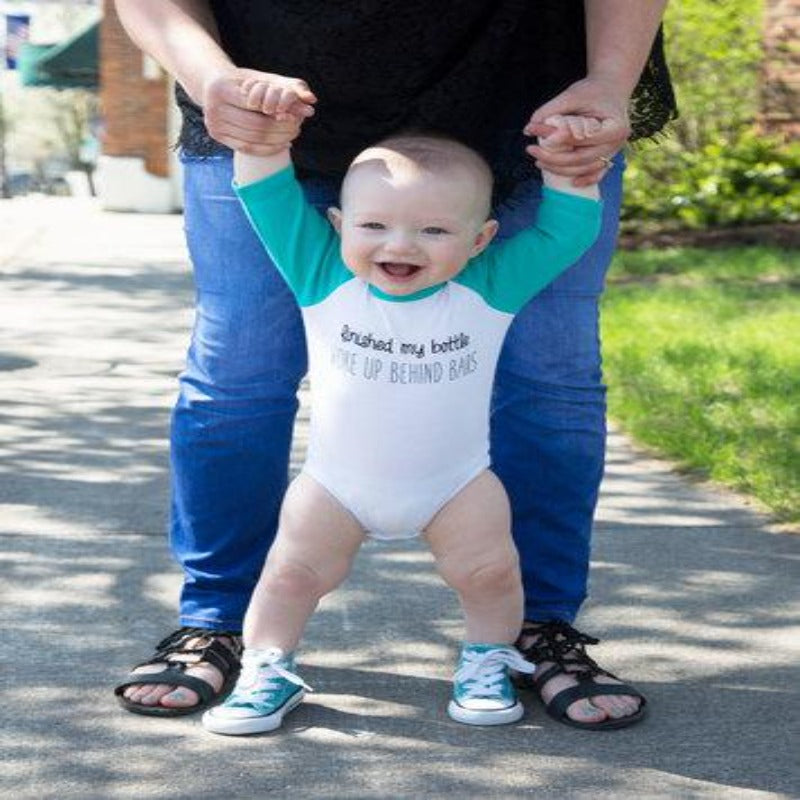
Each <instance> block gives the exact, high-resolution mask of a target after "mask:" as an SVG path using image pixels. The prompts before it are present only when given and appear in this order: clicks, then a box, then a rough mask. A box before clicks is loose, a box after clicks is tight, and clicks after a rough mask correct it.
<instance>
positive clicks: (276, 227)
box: [233, 166, 353, 306]
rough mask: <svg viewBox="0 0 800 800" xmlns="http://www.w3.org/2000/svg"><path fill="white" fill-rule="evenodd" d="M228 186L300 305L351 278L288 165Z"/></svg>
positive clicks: (329, 232) (314, 300)
mask: <svg viewBox="0 0 800 800" xmlns="http://www.w3.org/2000/svg"><path fill="white" fill-rule="evenodd" d="M233 188H234V190H235V192H236V194H237V195H238V197H239V200H240V201H241V202H242V205H243V206H244V210H245V213H246V214H247V216H248V218H249V219H250V222H251V224H252V225H253V227H254V228H255V231H256V233H257V234H258V237H259V238H260V239H261V241H262V242H263V244H264V247H266V249H267V252H268V253H269V255H270V258H272V260H273V261H274V263H275V265H276V266H277V267H278V269H279V270H280V273H281V275H283V277H284V279H285V280H286V282H287V283H288V284H289V287H290V288H291V290H292V291H293V292H294V294H295V296H296V297H297V302H298V303H299V304H300V305H301V306H310V305H314V304H315V303H319V302H320V301H321V300H324V299H325V298H326V297H327V296H328V295H329V294H330V293H331V292H332V291H334V289H336V288H337V287H339V286H341V285H342V284H343V283H345V282H346V281H347V280H349V279H350V278H352V277H353V276H352V274H351V273H350V272H349V271H348V269H347V267H345V265H344V263H343V262H342V258H341V255H340V254H339V236H338V234H337V233H336V232H335V231H334V230H333V228H332V226H331V225H330V223H329V222H328V221H327V220H326V219H325V218H324V217H323V216H322V215H321V214H320V213H319V212H318V211H317V210H316V209H315V208H314V207H313V206H312V205H311V204H309V203H308V201H307V200H306V199H305V196H304V195H303V190H302V188H301V187H300V184H299V183H298V182H297V178H296V177H295V174H294V168H293V167H292V166H288V167H286V169H282V170H281V171H280V172H276V173H275V174H274V175H270V176H269V177H267V178H264V179H263V180H260V181H257V182H255V183H248V184H245V185H244V186H239V185H237V184H234V187H233Z"/></svg>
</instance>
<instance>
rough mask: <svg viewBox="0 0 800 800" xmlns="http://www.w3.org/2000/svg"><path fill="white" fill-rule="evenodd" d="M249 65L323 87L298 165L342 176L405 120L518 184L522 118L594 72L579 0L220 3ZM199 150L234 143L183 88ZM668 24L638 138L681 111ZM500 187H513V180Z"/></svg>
mask: <svg viewBox="0 0 800 800" xmlns="http://www.w3.org/2000/svg"><path fill="white" fill-rule="evenodd" d="M211 7H212V9H213V12H214V15H215V17H216V19H217V23H218V25H219V30H220V36H221V39H222V44H223V46H224V48H225V49H226V51H227V52H228V53H229V54H230V55H231V57H232V59H233V61H234V63H236V64H237V66H240V67H250V68H253V69H262V70H266V71H269V72H275V73H278V74H283V75H289V76H293V77H300V78H303V79H305V80H306V81H307V82H308V84H309V86H310V87H311V89H312V90H313V91H314V93H315V94H316V95H317V97H318V99H319V100H318V103H317V113H316V115H315V116H314V117H313V118H312V119H311V120H309V121H308V122H306V123H305V124H304V126H303V132H302V134H301V136H300V138H299V139H298V140H297V141H296V142H295V144H294V146H293V149H292V155H293V159H294V161H295V163H296V165H297V166H298V169H299V170H300V172H305V173H307V174H317V175H330V176H339V175H341V174H343V172H344V170H345V168H346V167H347V165H348V163H349V162H350V160H351V159H352V157H353V156H354V155H355V154H356V153H357V152H358V151H359V150H361V149H363V147H365V146H366V145H368V144H370V143H372V142H374V141H376V140H377V139H379V138H381V137H383V136H385V135H387V134H389V133H391V132H393V131H396V130H399V129H405V128H415V129H420V128H422V129H431V130H439V131H443V132H446V133H449V134H450V135H452V136H455V137H457V138H460V139H462V140H463V141H465V142H466V143H468V144H470V145H472V146H473V147H475V148H476V149H478V150H479V151H481V152H482V153H484V155H485V156H486V157H487V158H488V160H489V162H490V163H491V165H492V167H493V169H494V171H495V175H496V177H497V179H498V182H499V184H500V186H501V187H504V188H505V190H510V188H512V187H513V185H514V184H516V183H517V182H518V181H519V180H521V179H524V178H526V177H529V176H530V175H531V174H532V173H533V171H534V170H533V167H532V163H531V161H530V159H528V158H527V157H526V156H525V154H524V151H523V141H524V140H523V137H522V134H521V128H522V126H523V125H524V123H525V122H526V121H527V120H528V118H529V116H530V114H531V113H532V112H533V110H534V109H535V108H537V107H538V106H539V105H541V103H543V102H544V101H546V100H549V99H550V98H552V97H553V96H554V95H556V94H557V93H558V92H560V91H561V90H562V89H564V88H566V87H567V86H568V85H569V84H570V83H572V82H574V81H575V80H578V79H579V78H581V77H583V76H584V75H585V72H586V59H585V31H584V18H583V0H459V2H452V0H349V1H348V2H336V3H333V2H320V1H319V0H271V1H270V2H264V1H263V0H262V1H261V2H258V1H257V0H211ZM177 94H178V102H179V105H180V107H181V110H182V112H183V118H184V124H183V128H182V131H181V137H180V145H181V147H182V148H183V149H184V150H185V151H186V152H187V153H188V154H191V155H212V154H216V153H219V152H221V151H224V150H225V148H224V147H223V146H222V145H220V144H219V143H217V142H215V141H214V140H213V139H211V138H210V137H209V135H208V133H207V132H206V130H205V127H204V125H203V119H202V111H201V110H200V109H199V108H198V107H197V106H196V105H194V104H193V103H192V102H191V101H190V100H189V98H188V97H187V95H186V94H185V93H184V92H183V91H182V89H181V88H180V87H178V93H177ZM675 113H676V112H675V100H674V96H673V93H672V88H671V85H670V79H669V73H668V71H667V67H666V64H665V61H664V56H663V50H662V43H661V35H660V34H659V36H658V38H657V41H656V43H655V45H654V47H653V51H652V53H651V56H650V60H649V62H648V64H647V66H646V68H645V70H644V72H643V75H642V78H641V81H640V83H639V86H638V88H637V90H636V93H635V95H634V99H633V102H632V107H631V119H632V124H633V138H641V137H647V136H652V135H653V134H654V133H656V132H657V131H659V130H660V129H661V128H662V127H663V126H664V125H665V124H666V123H667V122H668V121H669V120H670V119H671V118H673V117H674V116H675ZM502 193H505V191H503V192H502Z"/></svg>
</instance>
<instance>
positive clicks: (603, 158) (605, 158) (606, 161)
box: [598, 156, 614, 169]
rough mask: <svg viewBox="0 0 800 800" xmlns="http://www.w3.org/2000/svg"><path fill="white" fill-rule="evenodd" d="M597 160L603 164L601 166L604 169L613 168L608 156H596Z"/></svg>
mask: <svg viewBox="0 0 800 800" xmlns="http://www.w3.org/2000/svg"><path fill="white" fill-rule="evenodd" d="M598 158H599V159H600V161H602V162H603V166H604V167H606V169H611V167H613V166H614V161H613V160H612V159H610V158H609V157H608V156H598Z"/></svg>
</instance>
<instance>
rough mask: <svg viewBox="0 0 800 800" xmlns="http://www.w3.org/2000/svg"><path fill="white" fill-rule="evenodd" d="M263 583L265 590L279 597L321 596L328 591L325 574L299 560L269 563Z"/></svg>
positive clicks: (263, 576)
mask: <svg viewBox="0 0 800 800" xmlns="http://www.w3.org/2000/svg"><path fill="white" fill-rule="evenodd" d="M261 583H262V587H261V588H262V590H263V591H266V592H267V593H268V594H272V595H277V596H278V597H321V596H322V595H323V594H325V592H326V581H325V579H324V576H322V575H320V574H319V572H317V570H315V569H314V568H313V567H311V566H309V565H308V564H303V563H301V562H297V561H284V562H280V563H274V564H268V565H267V568H266V569H265V570H264V574H263V575H262V578H261Z"/></svg>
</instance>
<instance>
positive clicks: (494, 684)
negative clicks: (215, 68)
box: [203, 80, 601, 735]
mask: <svg viewBox="0 0 800 800" xmlns="http://www.w3.org/2000/svg"><path fill="white" fill-rule="evenodd" d="M243 91H245V92H247V93H248V97H249V99H250V105H251V107H253V108H260V109H261V110H262V111H264V113H269V114H272V115H275V116H277V117H278V118H279V119H285V120H287V125H286V129H287V135H286V141H285V142H284V143H282V144H281V145H280V146H276V148H275V153H274V154H273V155H271V156H258V157H256V156H250V155H247V154H245V153H236V155H235V175H236V182H237V192H238V194H239V197H240V199H241V201H242V203H243V204H244V208H245V210H246V212H247V214H248V216H249V217H250V220H251V222H252V224H253V226H254V227H255V230H256V231H257V233H258V235H259V236H260V238H261V240H262V241H263V243H264V245H265V247H266V248H267V250H268V251H269V254H270V256H271V258H272V260H273V261H274V263H275V264H276V265H277V267H278V269H279V270H280V271H281V273H282V274H283V276H284V278H285V279H286V281H287V283H288V284H289V286H290V287H291V289H292V291H293V292H294V294H295V296H296V297H297V301H298V303H299V305H300V308H301V311H302V314H303V320H304V323H305V329H306V337H307V343H308V350H309V375H310V381H311V387H312V417H311V433H310V443H309V447H308V456H307V460H306V463H305V465H304V466H303V469H302V471H301V472H300V474H299V475H298V477H297V478H296V479H295V480H294V481H293V482H292V484H291V485H290V487H289V490H288V491H287V493H286V497H285V499H284V502H283V507H282V511H281V518H280V523H279V530H278V534H277V537H276V539H275V542H274V544H273V545H272V547H271V549H270V552H269V557H268V559H267V562H266V564H265V566H264V570H263V572H262V575H261V578H260V580H259V582H258V585H257V586H256V589H255V591H254V593H253V596H252V599H251V602H250V606H249V609H248V611H247V614H246V617H245V621H244V643H245V652H244V656H243V659H242V672H241V675H240V677H239V680H238V682H237V684H236V687H235V689H234V690H233V692H232V694H231V695H230V696H229V697H228V699H227V700H226V701H225V702H224V703H223V704H222V705H220V706H217V707H215V708H213V709H211V710H209V711H207V712H206V714H205V715H204V717H203V724H204V726H205V727H206V728H207V729H208V730H210V731H213V732H215V733H222V734H234V735H235V734H250V733H258V732H263V731H269V730H273V729H275V728H277V727H279V726H280V725H281V723H282V721H283V718H284V716H285V715H286V714H287V713H288V712H289V711H291V710H292V709H293V708H295V707H296V706H297V705H298V704H299V703H300V702H301V700H302V698H303V696H304V691H305V690H306V689H307V688H308V687H307V686H306V684H305V683H304V682H303V681H302V679H301V678H300V677H299V676H298V675H297V674H296V665H295V650H296V648H297V646H298V644H299V642H300V638H301V636H302V633H303V630H304V627H305V625H306V623H307V621H308V619H309V617H310V616H311V614H312V613H313V611H314V609H315V608H316V606H317V603H318V602H319V600H320V599H321V598H322V597H323V596H324V595H325V594H327V593H328V592H330V591H332V590H333V589H334V588H335V587H336V586H338V585H339V584H340V583H341V581H342V580H343V579H344V578H345V577H346V576H347V574H348V572H349V570H350V566H351V563H352V560H353V558H354V556H355V555H356V553H357V551H358V549H359V547H360V545H361V543H362V542H363V541H364V539H365V537H366V536H371V537H374V538H376V539H401V538H405V537H411V536H416V535H419V534H421V535H423V536H424V537H425V539H426V540H427V543H428V545H429V546H430V548H431V551H432V553H433V555H434V557H435V559H436V565H437V568H438V571H439V573H440V574H441V575H442V577H443V579H444V580H445V581H446V582H447V584H448V585H449V586H451V587H452V588H453V589H454V590H455V591H456V593H457V595H458V598H459V601H460V604H461V608H462V610H463V613H464V617H465V623H466V631H465V641H464V643H463V646H462V649H461V655H460V659H459V663H458V666H457V668H456V671H455V677H454V685H453V694H452V698H451V700H450V703H449V705H448V713H449V715H450V716H451V717H452V718H453V719H454V720H457V721H458V722H462V723H466V724H470V725H498V724H504V723H510V722H515V721H517V720H519V719H520V718H521V716H522V714H523V708H522V705H521V703H520V702H519V700H518V699H517V697H516V694H515V691H514V688H513V686H512V683H511V679H510V671H511V670H517V671H520V672H528V673H530V672H532V671H533V667H532V665H530V664H529V663H528V662H526V661H525V660H524V659H523V658H522V657H521V655H520V654H519V653H518V652H517V651H516V649H515V648H514V647H513V644H512V643H513V642H514V641H515V639H516V637H517V635H518V633H519V630H520V625H521V622H522V603H523V598H522V587H521V581H520V575H519V566H518V560H517V554H516V550H515V548H514V543H513V541H512V538H511V533H510V513H509V507H508V500H507V498H506V494H505V491H504V489H503V486H502V485H501V483H500V481H499V480H498V479H497V477H496V476H495V475H494V474H493V473H492V472H491V470H490V469H489V401H490V394H491V388H492V382H493V378H494V369H495V365H496V363H497V358H498V355H499V351H500V347H501V345H502V342H503V337H504V336H505V333H506V330H507V329H508V326H509V325H510V323H511V321H512V319H513V316H514V314H515V312H517V311H518V310H519V309H521V308H522V306H523V305H525V303H526V302H527V301H528V300H530V298H531V297H533V296H534V295H535V294H536V293H538V292H539V291H541V289H543V288H544V287H545V286H546V285H547V284H548V283H550V281H552V280H553V279H554V278H555V277H557V276H558V275H559V274H560V273H561V272H563V271H564V270H565V269H566V268H567V267H569V266H570V265H571V264H572V263H574V261H575V260H576V259H577V258H578V257H579V256H580V255H581V254H582V253H583V252H584V251H585V250H586V249H587V248H588V247H589V246H590V245H591V244H592V242H593V241H594V239H595V237H596V235H597V232H598V230H599V224H600V214H601V206H600V203H599V202H598V201H597V197H598V195H597V189H596V188H595V187H589V188H582V189H576V188H573V187H572V186H571V184H570V182H569V180H568V179H560V178H558V177H557V176H552V175H545V188H544V190H543V191H544V197H543V200H542V204H541V207H540V211H539V213H538V217H537V219H536V223H535V225H534V226H532V227H531V228H529V229H527V230H525V231H523V232H521V233H519V234H517V235H516V236H514V237H512V238H510V239H507V240H505V241H502V242H500V243H492V240H493V239H494V237H495V235H496V233H497V223H496V221H495V220H493V219H491V218H490V216H489V215H490V202H491V192H492V176H491V172H490V170H489V167H488V166H487V164H486V163H485V162H484V161H483V159H482V158H481V157H480V156H479V155H478V154H477V153H475V152H473V151H472V150H471V149H469V148H468V147H466V146H465V145H463V144H461V143H459V142H456V141H454V140H451V139H449V138H446V137H442V136H439V135H435V134H430V135H426V134H420V133H412V134H407V135H403V134H401V135H397V136H393V137H391V138H388V139H386V140H384V141H382V142H379V143H377V144H376V145H374V146H372V147H369V148H367V149H366V150H364V151H363V152H362V153H360V154H359V155H358V156H357V157H356V158H355V159H354V161H353V163H352V164H351V165H350V168H349V170H348V172H347V174H346V176H345V178H344V182H343V185H342V189H341V207H340V208H332V209H330V210H329V212H328V221H326V220H325V219H324V217H323V216H322V215H320V214H319V213H318V212H317V211H316V210H315V209H314V208H313V207H311V206H309V204H308V203H307V202H306V200H305V199H304V196H303V192H302V189H301V187H300V184H299V183H298V182H297V180H296V178H295V176H294V172H293V169H292V166H291V163H290V156H289V144H290V140H291V139H292V138H294V135H295V133H296V127H297V125H299V122H297V123H296V124H292V123H293V120H294V119H295V118H296V117H299V116H307V112H304V113H302V114H300V113H298V112H297V111H296V109H297V107H298V105H303V104H305V105H307V106H310V105H311V104H313V102H314V98H313V95H311V94H310V93H308V90H307V88H305V86H304V85H302V84H301V82H297V81H288V80H286V81H283V82H282V83H278V84H275V83H267V82H264V81H252V82H249V83H248V84H247V85H245V86H244V87H243ZM290 109H295V111H290ZM551 122H552V124H553V128H554V129H555V131H554V134H552V135H551V136H550V137H548V138H547V139H545V140H544V141H543V144H544V145H545V146H548V143H550V144H551V145H552V143H554V142H557V141H558V134H559V132H560V131H563V130H564V129H565V127H569V129H570V130H571V131H572V132H573V133H574V132H576V131H577V132H578V133H579V134H580V135H585V136H591V135H592V133H593V132H594V131H595V130H596V129H597V128H598V126H599V123H597V122H596V121H595V120H591V119H584V118H579V117H570V118H556V119H553V120H551ZM531 346H535V342H532V343H531Z"/></svg>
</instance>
